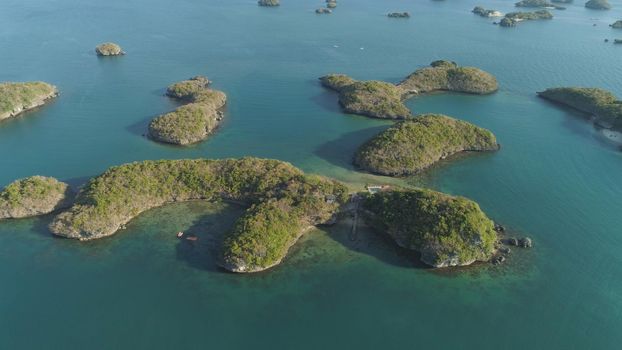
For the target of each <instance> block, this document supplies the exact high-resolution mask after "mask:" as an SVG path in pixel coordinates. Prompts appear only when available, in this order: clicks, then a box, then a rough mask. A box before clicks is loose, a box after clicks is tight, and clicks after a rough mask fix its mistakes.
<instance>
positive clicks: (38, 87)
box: [0, 81, 58, 120]
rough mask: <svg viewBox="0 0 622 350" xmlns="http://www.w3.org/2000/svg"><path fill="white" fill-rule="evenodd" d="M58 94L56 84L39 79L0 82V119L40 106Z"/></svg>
mask: <svg viewBox="0 0 622 350" xmlns="http://www.w3.org/2000/svg"><path fill="white" fill-rule="evenodd" d="M56 96H58V89H56V86H54V85H50V84H48V83H44V82H41V81H35V82H27V83H2V84H0V120H3V119H8V118H11V117H15V116H17V115H19V114H21V113H23V112H26V111H28V110H31V109H33V108H36V107H39V106H42V105H44V104H46V103H47V102H48V101H50V100H51V99H53V98H54V97H56Z"/></svg>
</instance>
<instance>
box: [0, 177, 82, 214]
mask: <svg viewBox="0 0 622 350" xmlns="http://www.w3.org/2000/svg"><path fill="white" fill-rule="evenodd" d="M70 197H71V196H70V190H69V187H68V186H67V184H65V183H63V182H59V181H58V180H56V179H54V178H51V177H43V176H32V177H27V178H25V179H21V180H17V181H15V182H13V183H11V184H10V185H8V186H7V187H5V188H4V189H3V190H2V191H1V192H0V219H8V218H24V217H29V216H36V215H42V214H48V213H51V212H52V211H54V210H57V209H60V208H62V207H66V206H67V204H68V201H69V200H71V198H70Z"/></svg>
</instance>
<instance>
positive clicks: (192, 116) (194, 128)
mask: <svg viewBox="0 0 622 350" xmlns="http://www.w3.org/2000/svg"><path fill="white" fill-rule="evenodd" d="M210 83H211V82H210V81H209V80H208V79H207V78H205V77H201V76H198V77H194V78H191V79H189V80H185V81H182V82H179V83H175V84H173V85H171V86H169V87H168V89H167V91H166V95H167V96H169V97H172V98H175V99H178V100H180V101H183V102H186V103H188V104H186V105H184V106H181V107H179V108H177V109H176V110H174V111H173V112H170V113H167V114H164V115H161V116H159V117H156V118H155V119H153V120H152V121H151V123H150V124H149V137H150V138H151V139H153V140H156V141H159V142H164V143H170V144H175V145H189V144H193V143H196V142H199V141H202V140H205V139H206V138H207V137H208V136H209V135H210V134H211V133H212V132H213V131H214V130H215V129H216V128H217V127H218V125H219V124H220V121H221V120H222V112H221V111H220V109H221V108H222V107H223V106H224V105H225V103H226V101H227V96H226V95H225V94H224V93H223V92H221V91H218V90H212V89H210V88H209V85H210Z"/></svg>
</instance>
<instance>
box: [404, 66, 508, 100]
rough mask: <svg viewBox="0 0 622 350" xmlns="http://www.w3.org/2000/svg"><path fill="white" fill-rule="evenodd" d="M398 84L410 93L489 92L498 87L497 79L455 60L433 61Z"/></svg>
mask: <svg viewBox="0 0 622 350" xmlns="http://www.w3.org/2000/svg"><path fill="white" fill-rule="evenodd" d="M398 86H399V87H400V88H402V89H404V90H405V91H406V92H407V93H410V94H420V93H426V92H433V91H439V90H440V91H454V92H463V93H469V94H491V93H493V92H495V91H497V89H498V88H499V85H498V83H497V79H495V77H494V76H492V75H491V74H490V73H487V72H484V71H483V70H481V69H479V68H475V67H459V66H458V65H457V64H456V63H455V62H450V61H445V60H441V61H434V62H432V64H431V65H430V67H427V68H422V69H419V70H417V71H416V72H414V73H413V74H411V75H409V76H408V77H406V79H404V80H403V81H402V82H401V83H399V84H398Z"/></svg>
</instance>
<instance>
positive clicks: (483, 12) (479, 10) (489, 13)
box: [471, 6, 503, 17]
mask: <svg viewBox="0 0 622 350" xmlns="http://www.w3.org/2000/svg"><path fill="white" fill-rule="evenodd" d="M471 12H473V13H474V14H476V15H479V16H481V17H502V16H503V14H502V13H501V12H499V11H497V10H487V9H485V8H483V7H481V6H475V8H473V11H471Z"/></svg>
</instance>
